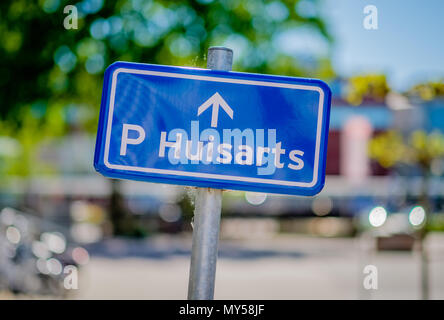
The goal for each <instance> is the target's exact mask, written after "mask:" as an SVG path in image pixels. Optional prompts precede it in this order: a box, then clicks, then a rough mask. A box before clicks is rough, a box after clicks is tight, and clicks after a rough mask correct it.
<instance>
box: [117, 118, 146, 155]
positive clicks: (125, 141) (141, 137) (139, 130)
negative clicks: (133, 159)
mask: <svg viewBox="0 0 444 320" xmlns="http://www.w3.org/2000/svg"><path fill="white" fill-rule="evenodd" d="M130 130H132V131H137V133H138V137H137V138H135V139H134V138H129V137H128V134H129V131H130ZM144 139H145V130H143V128H142V127H141V126H138V125H135V124H126V123H125V124H123V130H122V142H121V144H120V155H121V156H125V155H126V146H127V145H129V144H140V143H142V141H143V140H144Z"/></svg>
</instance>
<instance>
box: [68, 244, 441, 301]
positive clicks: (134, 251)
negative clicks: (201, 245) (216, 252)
mask: <svg viewBox="0 0 444 320" xmlns="http://www.w3.org/2000/svg"><path fill="white" fill-rule="evenodd" d="M364 243H366V242H364ZM190 248H191V242H190V239H189V238H187V237H185V238H184V237H173V238H171V237H165V236H164V237H157V238H154V239H150V240H148V241H143V242H128V241H123V240H112V241H108V242H106V243H105V244H101V245H97V246H95V247H92V248H91V252H92V258H91V261H90V264H89V265H88V266H87V267H86V268H85V269H84V270H83V272H82V275H81V277H80V280H79V290H78V292H77V294H76V295H75V296H74V298H82V299H185V298H186V294H187V282H188V268H189V255H190ZM360 248H361V249H360ZM429 248H430V251H431V263H430V274H431V275H430V276H431V281H430V282H431V298H434V299H438V298H439V299H444V272H443V270H444V237H443V236H442V235H432V237H431V238H430V239H429ZM368 264H373V265H375V266H377V268H378V289H377V290H373V291H368V290H364V289H363V285H362V282H363V279H364V276H365V275H364V274H363V268H364V266H365V265H368ZM217 267H218V268H217V278H216V294H215V298H216V299H418V298H420V277H419V276H420V269H419V256H418V254H417V253H415V252H413V253H405V252H384V253H376V254H370V253H369V252H367V253H366V250H362V242H359V241H358V240H356V239H320V238H310V237H301V236H279V237H275V238H272V239H262V240H258V239H256V240H248V241H236V242H231V241H225V240H223V241H222V242H221V248H220V258H219V261H218V266H217Z"/></svg>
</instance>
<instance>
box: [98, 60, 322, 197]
mask: <svg viewBox="0 0 444 320" xmlns="http://www.w3.org/2000/svg"><path fill="white" fill-rule="evenodd" d="M120 73H132V74H143V75H151V76H159V77H170V78H180V79H191V80H201V81H213V82H226V83H237V84H246V85H256V86H264V87H278V88H289V89H299V90H311V91H317V92H318V93H319V109H318V123H317V131H316V147H315V161H314V168H313V180H312V181H311V182H294V181H286V180H275V179H262V178H251V177H240V176H230V175H221V174H213V173H201V172H188V171H180V170H168V169H156V168H146V167H133V166H124V165H117V164H112V163H110V162H109V161H108V158H109V148H110V140H111V129H112V120H113V112H114V103H115V94H116V83H117V76H118V75H119V74H120ZM323 105H324V91H323V90H322V89H321V87H318V86H309V85H297V84H288V83H277V82H266V81H256V80H244V79H229V78H222V77H212V76H197V75H190V74H180V73H170V72H160V71H150V70H137V69H130V68H117V69H116V70H115V71H114V72H113V76H112V83H111V95H110V101H109V110H108V123H107V128H106V141H105V152H104V164H105V166H106V167H107V168H109V169H117V170H128V171H136V172H147V173H156V174H169V175H175V176H181V177H197V178H206V179H216V180H222V181H233V182H250V183H261V184H271V185H277V186H288V187H303V188H311V187H313V186H315V185H316V183H317V181H318V171H319V170H318V169H319V152H320V144H321V131H322V115H323V108H322V107H323Z"/></svg>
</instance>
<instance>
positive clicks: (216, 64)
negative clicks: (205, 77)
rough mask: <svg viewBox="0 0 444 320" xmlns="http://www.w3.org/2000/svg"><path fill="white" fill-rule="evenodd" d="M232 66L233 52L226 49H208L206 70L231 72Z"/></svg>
mask: <svg viewBox="0 0 444 320" xmlns="http://www.w3.org/2000/svg"><path fill="white" fill-rule="evenodd" d="M232 65H233V50H231V49H230V48H226V47H210V48H209V49H208V59H207V68H208V69H212V70H222V71H231V67H232Z"/></svg>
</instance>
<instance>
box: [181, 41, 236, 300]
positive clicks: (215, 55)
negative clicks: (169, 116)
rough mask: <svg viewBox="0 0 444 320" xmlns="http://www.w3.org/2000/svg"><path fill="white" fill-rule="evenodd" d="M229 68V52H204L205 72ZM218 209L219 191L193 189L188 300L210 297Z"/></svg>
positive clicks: (216, 241) (220, 196)
mask: <svg viewBox="0 0 444 320" xmlns="http://www.w3.org/2000/svg"><path fill="white" fill-rule="evenodd" d="M232 64H233V50H231V49H228V48H224V47H211V48H209V49H208V58H207V68H208V69H213V70H224V71H230V70H231V68H232ZM221 208H222V190H219V189H210V188H198V189H197V193H196V198H195V206H194V227H193V244H192V249H191V265H190V278H189V282H188V299H189V300H211V299H213V297H214V282H215V278H216V262H217V247H218V242H219V229H220V214H221Z"/></svg>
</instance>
